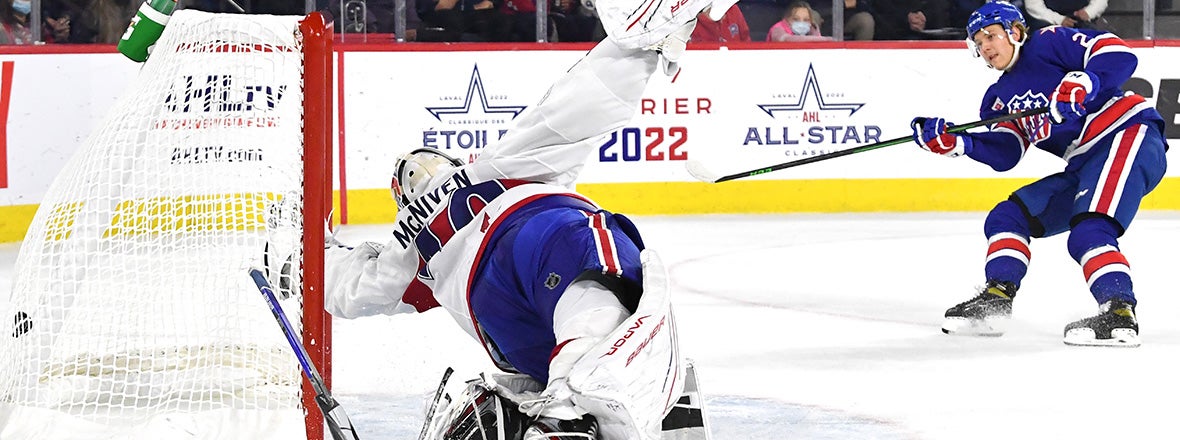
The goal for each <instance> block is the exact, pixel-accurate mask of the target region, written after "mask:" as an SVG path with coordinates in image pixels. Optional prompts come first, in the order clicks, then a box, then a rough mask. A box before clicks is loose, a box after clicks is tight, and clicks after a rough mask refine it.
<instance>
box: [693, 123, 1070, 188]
mask: <svg viewBox="0 0 1180 440" xmlns="http://www.w3.org/2000/svg"><path fill="white" fill-rule="evenodd" d="M1047 112H1049V108H1048V107H1041V108H1036V109H1032V110H1025V111H1023V112H1019V113H1009V114H1006V115H1000V116H996V117H994V118H990V119H984V120H981V121H975V122H972V123H969V124H963V125H956V126H954V127H951V128H948V129H947V130H946V132H947V133H959V132H963V131H967V130H970V129H972V128H976V127H982V126H985V125H991V124H998V123H1000V122H1004V121H1011V120H1014V119H1020V118H1023V117H1027V116H1034V115H1039V114H1042V113H1047ZM911 140H913V136H905V137H899V138H897V139H890V140H887V141H883V142H877V143H875V144H869V145H862V146H859V147H854V148H849V149H846V150H839V151H833V152H831V153H827V154H821V155H819V156H812V157H808V158H805V159H799V160H794V161H790V162H783V163H780V164H778V165H771V166H768V167H763V168H758V169H753V170H749V171H744V172H740V173H735V174H730V175H726V176H718V175H717V174H716V173H714V172H712V171H710V170H709V169H708V168H706V167H705V165H704V164H703V163H701V162H700V161H695V160H689V161H688V162H686V163H685V164H684V167H685V168H686V169H688V173H689V174H691V175H692V177H693V178H695V179H697V180H700V181H702V182H708V183H719V182H725V181H728V180H735V179H741V178H745V177H753V176H757V175H759V174H766V173H769V172H771V171H778V170H781V169H786V168H791V167H796V166H799V165H806V164H809V163H815V162H819V161H824V160H828V159H835V158H837V157H844V156H848V155H851V154H856V153H863V152H865V151H872V150H876V149H878V148H885V147H890V146H893V145H897V144H903V143H906V142H910V141H911Z"/></svg>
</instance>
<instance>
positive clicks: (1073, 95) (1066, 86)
mask: <svg viewBox="0 0 1180 440" xmlns="http://www.w3.org/2000/svg"><path fill="white" fill-rule="evenodd" d="M1095 90H1098V77H1097V76H1095V75H1094V74H1093V73H1090V72H1085V71H1073V72H1069V73H1067V74H1065V77H1064V78H1061V83H1060V84H1058V85H1057V89H1056V90H1054V91H1053V97H1052V98H1051V99H1050V100H1049V101H1050V102H1049V118H1050V119H1052V120H1053V123H1054V124H1064V123H1067V122H1071V121H1075V120H1078V119H1080V118H1082V117H1083V116H1086V103H1088V102H1090V101H1092V100H1094V95H1092V94H1091V92H1093V91H1095Z"/></svg>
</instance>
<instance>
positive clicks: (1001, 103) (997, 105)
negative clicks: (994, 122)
mask: <svg viewBox="0 0 1180 440" xmlns="http://www.w3.org/2000/svg"><path fill="white" fill-rule="evenodd" d="M1003 109H1004V101H1001V100H1000V98H996V102H995V103H993V104H992V111H996V112H998V111H1000V110H1003Z"/></svg>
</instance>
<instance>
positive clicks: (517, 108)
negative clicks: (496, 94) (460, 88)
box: [426, 64, 527, 122]
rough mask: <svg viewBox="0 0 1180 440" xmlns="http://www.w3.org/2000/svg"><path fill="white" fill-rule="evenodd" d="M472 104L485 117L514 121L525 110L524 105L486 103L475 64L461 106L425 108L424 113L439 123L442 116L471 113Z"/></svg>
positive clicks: (481, 80) (481, 81)
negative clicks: (499, 117) (427, 113)
mask: <svg viewBox="0 0 1180 440" xmlns="http://www.w3.org/2000/svg"><path fill="white" fill-rule="evenodd" d="M472 104H475V105H476V106H477V107H479V110H480V111H481V112H482V114H485V115H496V114H500V115H512V117H510V118H508V119H509V120H512V119H516V117H517V116H518V115H520V112H522V111H524V109H525V108H527V106H524V105H491V104H490V103H488V94H487V92H486V90H485V89H484V84H483V79H482V78H480V76H479V65H478V64H477V65H475V67H474V68H472V69H471V80H470V81H469V82H468V83H467V94H466V95H465V96H464V98H463V103H462V104H460V105H457V106H454V107H426V111H428V112H430V114H431V115H432V116H434V118H435V119H438V120H439V121H440V122H441V121H442V117H443V116H444V115H466V114H469V113H471V111H472V108H471V107H472Z"/></svg>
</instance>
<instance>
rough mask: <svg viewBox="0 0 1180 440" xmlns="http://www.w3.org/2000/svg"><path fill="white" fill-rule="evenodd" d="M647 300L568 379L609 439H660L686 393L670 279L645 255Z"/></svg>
mask: <svg viewBox="0 0 1180 440" xmlns="http://www.w3.org/2000/svg"><path fill="white" fill-rule="evenodd" d="M640 258H641V259H642V261H643V297H642V298H641V299H640V300H639V306H638V307H637V309H636V311H635V313H634V314H632V315H631V316H630V317H629V318H627V319H626V320H625V321H623V323H622V324H620V325H619V326H618V327H616V328H615V329H614V330H613V331H612V332H611V333H610V334H609V335H608V336H607V337H605V338H603V340H602V341H601V342H599V343H598V344H596V345H595V346H594V347H593V348H591V349H590V350H589V351H587V352H586V354H585V355H583V356H582V357H581V358H580V359H578V361H577V362H576V363H574V366H573V369H572V370H571V371H570V374H569V376H568V381H569V382H568V383H569V387H570V389H571V390H572V391H573V393H574V395H573V401H574V404H576V405H577V406H578V407H581V408H583V409H585V410H587V411H589V412H590V413H591V414H593V415H594V416H596V417H597V418H598V423H599V429H600V432H601V436H602V438H603V439H604V440H631V439H641V440H656V439H659V438H660V436H661V434H660V431H661V423H662V420H663V419H664V416H665V415H667V413H668V411H669V410H670V409H671V408H672V406H673V405H674V404H675V403H676V401H677V399H679V398H680V396H681V394H682V392H683V390H684V379H685V365H684V360H683V359H682V358H681V354H680V347H679V342H678V340H677V335H676V322H675V319H674V317H673V314H672V305H671V302H670V300H669V298H668V276H667V272H666V271H665V269H664V267H663V264H662V263H661V262H660V259H659V257H658V256H657V255H656V254H655V252H653V251H650V250H645V251H643V253H642V254H641V255H640Z"/></svg>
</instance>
